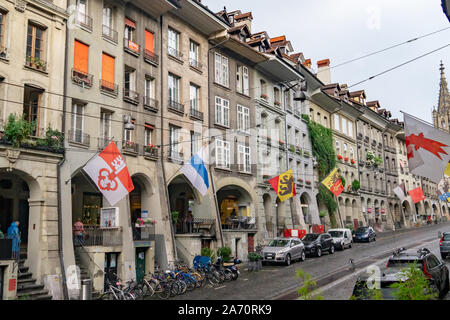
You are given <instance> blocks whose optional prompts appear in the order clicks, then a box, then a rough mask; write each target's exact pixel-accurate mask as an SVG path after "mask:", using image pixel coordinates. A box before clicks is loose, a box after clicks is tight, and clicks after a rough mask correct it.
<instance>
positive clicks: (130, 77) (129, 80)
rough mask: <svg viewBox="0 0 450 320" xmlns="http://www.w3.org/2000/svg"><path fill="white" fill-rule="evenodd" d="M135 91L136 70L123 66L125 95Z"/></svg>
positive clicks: (129, 95) (127, 95)
mask: <svg viewBox="0 0 450 320" xmlns="http://www.w3.org/2000/svg"><path fill="white" fill-rule="evenodd" d="M135 92H136V70H134V69H131V68H128V67H125V93H124V94H125V96H126V97H131V96H132V95H133V93H135Z"/></svg>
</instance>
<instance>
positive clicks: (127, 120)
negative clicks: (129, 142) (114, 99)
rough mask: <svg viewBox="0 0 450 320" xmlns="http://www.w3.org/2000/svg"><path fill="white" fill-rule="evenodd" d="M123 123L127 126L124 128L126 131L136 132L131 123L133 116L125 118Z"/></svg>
mask: <svg viewBox="0 0 450 320" xmlns="http://www.w3.org/2000/svg"><path fill="white" fill-rule="evenodd" d="M123 123H124V124H125V126H124V128H125V130H128V131H133V130H134V124H133V122H132V121H131V115H129V114H126V115H124V116H123Z"/></svg>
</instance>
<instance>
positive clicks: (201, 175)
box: [180, 148, 209, 196]
mask: <svg viewBox="0 0 450 320" xmlns="http://www.w3.org/2000/svg"><path fill="white" fill-rule="evenodd" d="M207 160H208V148H201V149H200V151H199V152H197V153H196V154H195V155H193V156H192V158H191V160H189V162H188V163H186V164H185V165H184V166H183V167H182V168H181V170H180V171H181V172H183V174H184V175H185V176H186V178H187V179H188V180H189V181H190V182H191V184H192V185H193V186H194V187H195V188H196V189H197V190H198V191H199V192H200V193H201V194H202V196H204V195H206V193H207V192H208V188H209V178H208V170H206V164H207V163H208V161H207Z"/></svg>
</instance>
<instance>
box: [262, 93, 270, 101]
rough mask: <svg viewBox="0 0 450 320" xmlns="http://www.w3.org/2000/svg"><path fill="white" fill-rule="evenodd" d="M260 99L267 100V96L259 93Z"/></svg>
mask: <svg viewBox="0 0 450 320" xmlns="http://www.w3.org/2000/svg"><path fill="white" fill-rule="evenodd" d="M261 98H263V99H264V100H267V99H268V98H269V96H268V95H267V94H265V93H261Z"/></svg>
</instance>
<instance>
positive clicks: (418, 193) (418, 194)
mask: <svg viewBox="0 0 450 320" xmlns="http://www.w3.org/2000/svg"><path fill="white" fill-rule="evenodd" d="M408 193H409V195H410V196H411V200H412V201H413V202H414V203H417V202H420V201H422V200H425V195H424V194H423V191H422V188H421V187H418V188H416V189H413V190H409V191H408Z"/></svg>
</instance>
